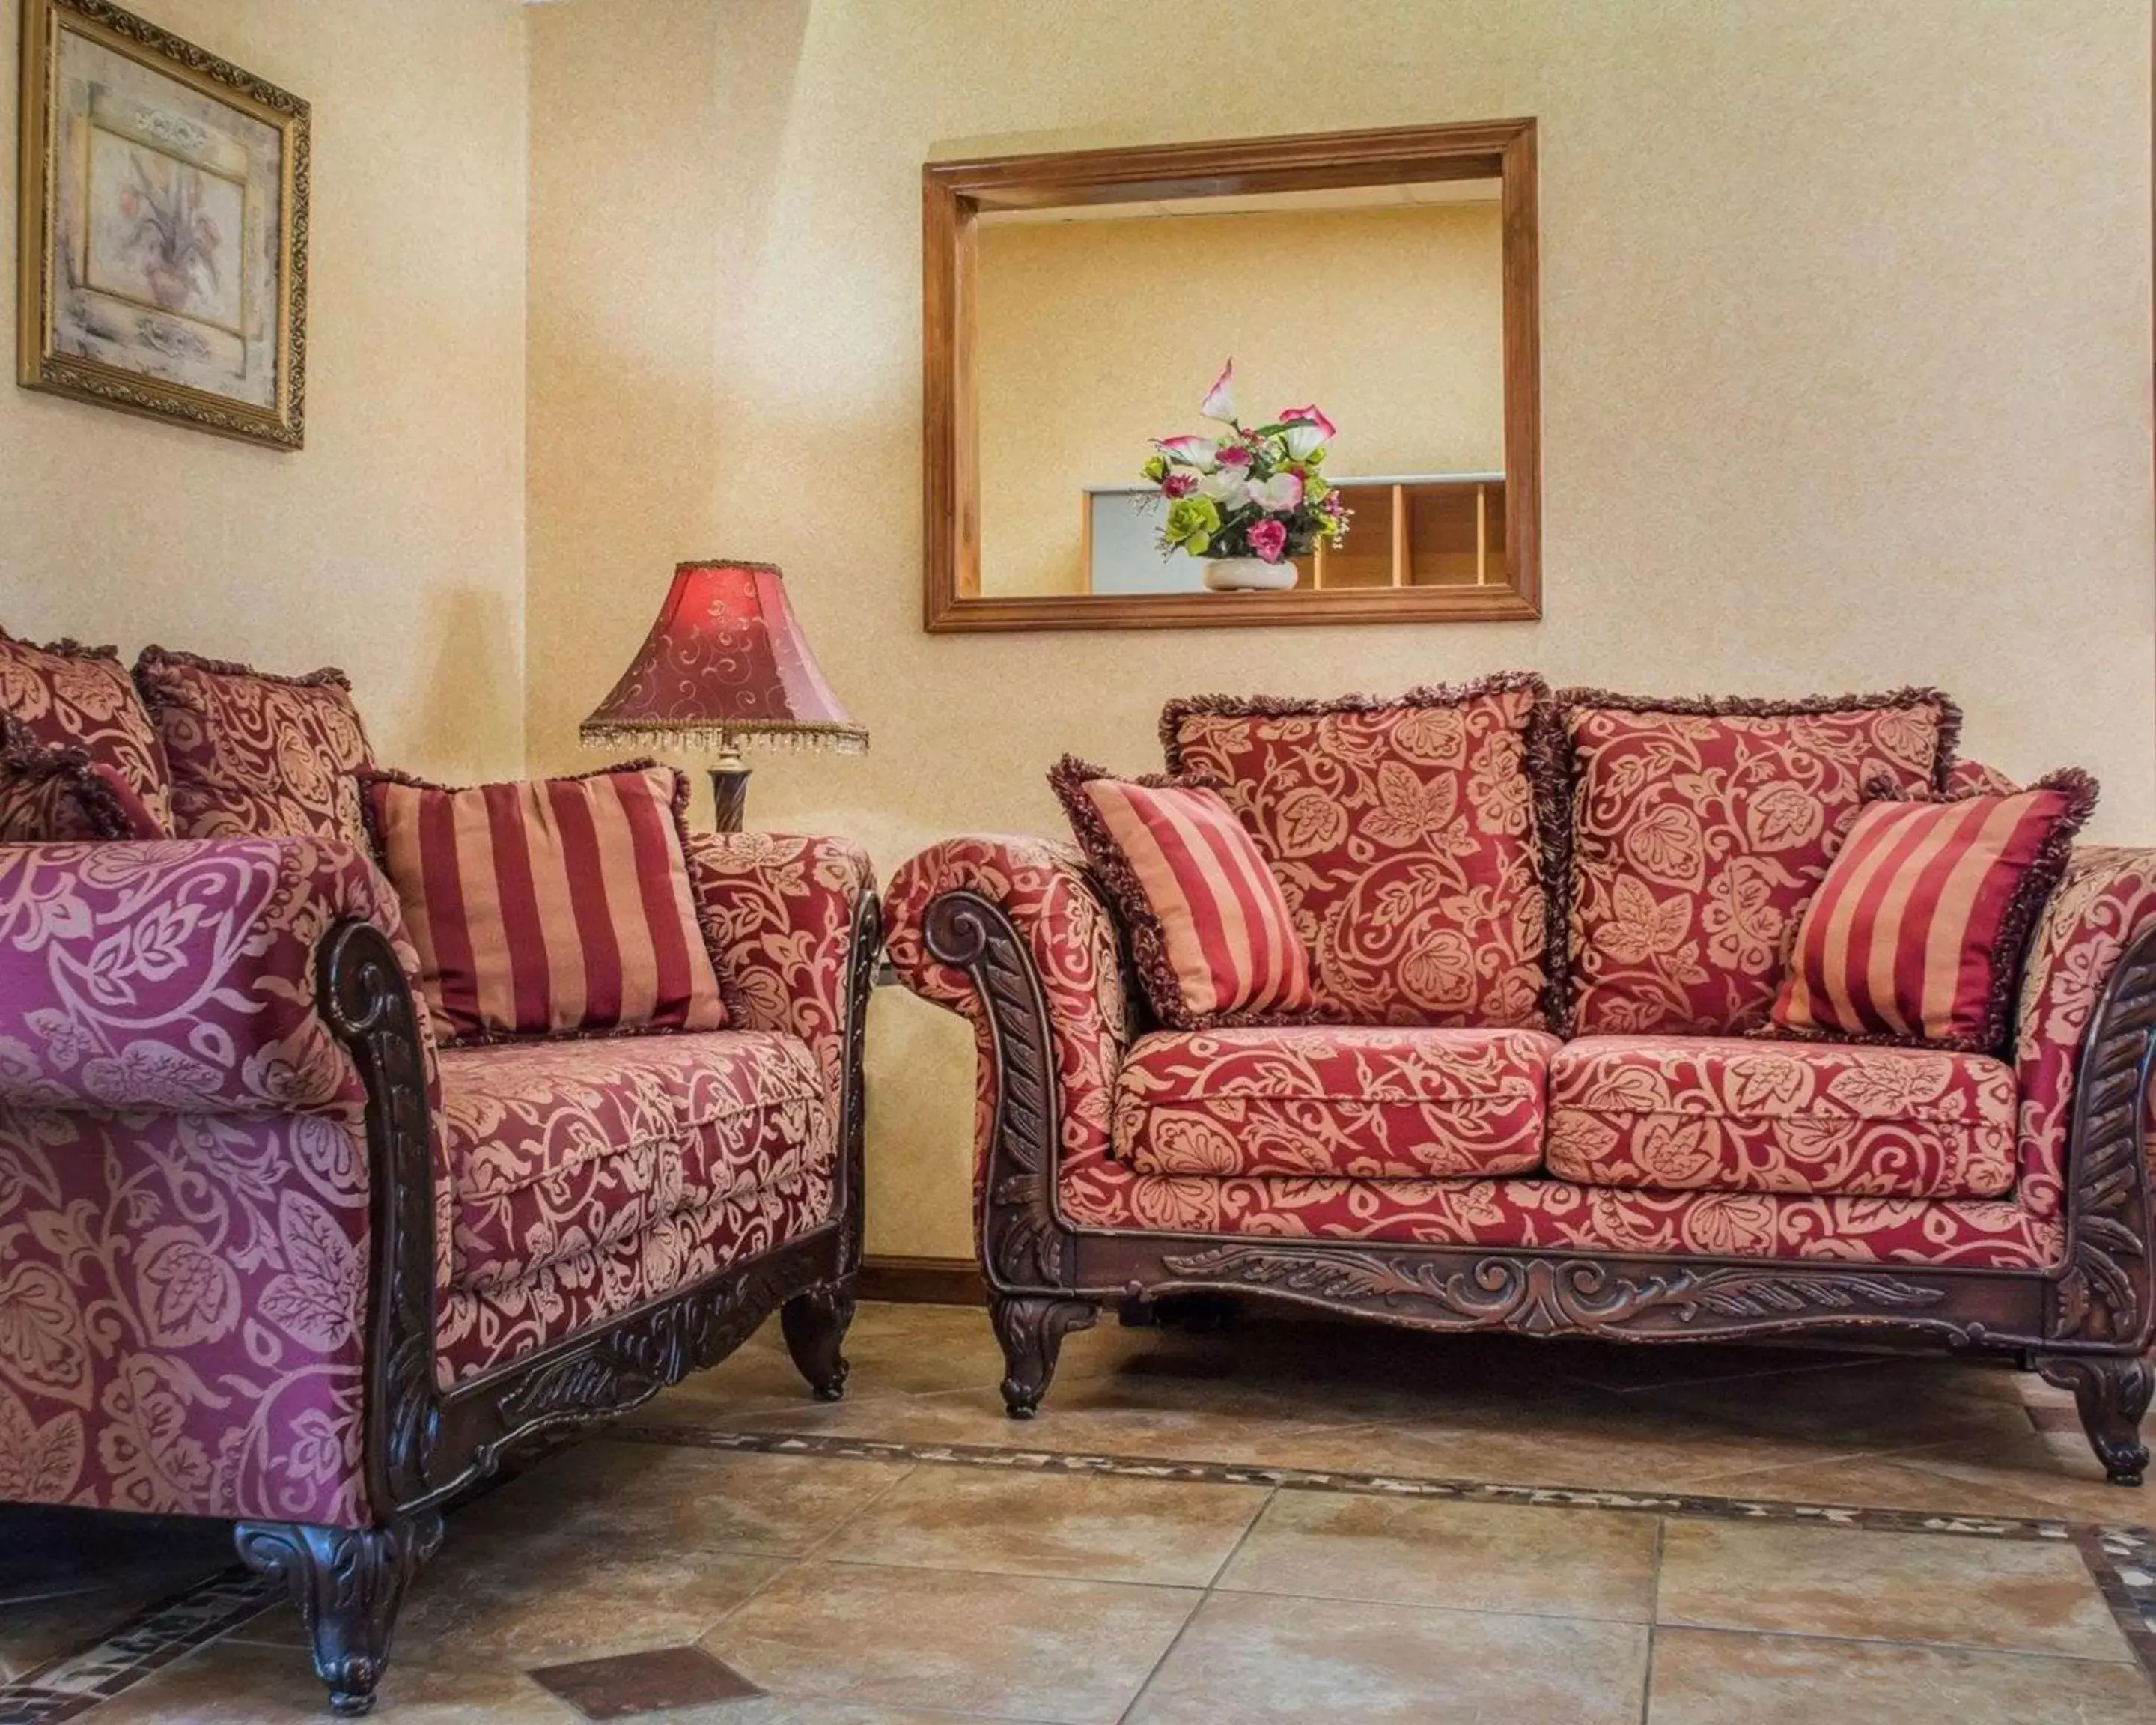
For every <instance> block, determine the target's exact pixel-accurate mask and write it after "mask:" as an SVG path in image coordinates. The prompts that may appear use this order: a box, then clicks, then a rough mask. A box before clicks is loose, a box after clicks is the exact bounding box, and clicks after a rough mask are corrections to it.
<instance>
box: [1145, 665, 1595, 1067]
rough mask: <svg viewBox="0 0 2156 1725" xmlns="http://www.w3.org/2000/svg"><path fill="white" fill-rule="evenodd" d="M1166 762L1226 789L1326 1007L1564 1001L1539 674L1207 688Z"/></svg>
mask: <svg viewBox="0 0 2156 1725" xmlns="http://www.w3.org/2000/svg"><path fill="white" fill-rule="evenodd" d="M1161 740H1162V742H1163V745H1164V746H1165V747H1166V749H1167V752H1168V768H1169V770H1170V771H1171V772H1173V773H1194V774H1197V775H1199V776H1200V777H1202V778H1207V779H1210V780H1212V781H1213V782H1214V783H1217V784H1219V785H1220V786H1221V787H1222V788H1223V789H1222V794H1223V795H1224V796H1225V797H1226V798H1227V799H1228V801H1229V804H1230V805H1231V806H1232V807H1233V808H1234V809H1235V812H1236V814H1238V815H1239V816H1240V817H1241V819H1242V821H1243V824H1244V825H1245V827H1247V828H1248V829H1250V832H1251V833H1253V834H1255V836H1256V838H1257V841H1258V845H1259V846H1260V849H1261V850H1263V851H1264V853H1265V860H1266V861H1267V863H1269V864H1270V865H1271V869H1272V872H1273V875H1274V877H1275V878H1276V880H1278V881H1279V882H1280V885H1281V891H1282V892H1283V893H1284V894H1285V895H1286V899H1287V903H1288V908H1289V911H1290V912H1291V914H1292V916H1293V917H1294V919H1295V924H1296V929H1297V931H1298V932H1300V933H1301V937H1302V941H1303V944H1304V946H1305V947H1306V948H1307V949H1308V951H1309V953H1310V957H1311V962H1312V984H1313V987H1314V989H1315V992H1316V994H1317V1002H1318V1005H1319V1008H1320V1009H1321V1010H1325V1011H1327V1012H1328V1013H1329V1014H1332V1015H1337V1016H1338V1017H1340V1018H1342V1019H1346V1020H1347V1021H1348V1022H1350V1023H1354V1024H1437V1025H1479V1026H1486V1027H1489V1028H1491V1029H1496V1028H1503V1027H1512V1026H1518V1025H1539V1024H1543V1023H1544V1022H1545V1021H1546V1019H1547V1017H1548V1011H1549V1009H1551V1007H1552V1006H1553V1004H1554V1003H1555V1002H1556V1000H1557V999H1558V998H1559V991H1560V988H1561V982H1560V978H1559V977H1558V965H1557V964H1556V963H1553V958H1558V957H1561V948H1560V947H1558V943H1555V942H1552V940H1551V938H1550V924H1549V913H1550V909H1551V903H1552V901H1551V898H1550V896H1549V895H1548V893H1547V892H1546V891H1544V880H1543V846H1544V840H1545V836H1546V833H1553V829H1554V825H1555V823H1556V821H1557V819H1558V816H1559V815H1560V814H1561V811H1562V802H1561V798H1560V796H1559V784H1560V781H1559V780H1558V776H1557V773H1558V765H1557V760H1556V751H1555V733H1554V721H1553V714H1552V711H1551V709H1550V706H1549V704H1548V689H1547V687H1546V686H1545V685H1543V680H1542V679H1541V678H1539V677H1537V676H1535V675H1532V674H1530V673H1525V672H1519V673H1507V674H1504V675H1498V676H1493V677H1488V678H1485V679H1483V680H1481V681H1479V682H1475V683H1470V684H1465V685H1460V686H1457V687H1453V688H1427V689H1416V690H1411V691H1409V692H1408V693H1407V694H1406V695H1404V696H1400V697H1399V699H1397V700H1391V701H1379V700H1374V699H1371V698H1368V697H1365V696H1352V697H1349V698H1348V699H1346V700H1342V701H1312V702H1301V701H1278V700H1270V699H1265V698H1262V697H1260V698H1253V699H1249V700H1235V699H1228V698H1224V697H1205V698H1202V699H1197V700H1187V701H1170V702H1169V703H1168V707H1167V709H1166V711H1164V712H1163V714H1162V715H1161Z"/></svg>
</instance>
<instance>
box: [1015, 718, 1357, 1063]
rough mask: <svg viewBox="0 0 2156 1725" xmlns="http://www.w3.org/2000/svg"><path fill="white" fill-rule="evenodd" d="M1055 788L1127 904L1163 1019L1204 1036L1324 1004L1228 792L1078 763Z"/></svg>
mask: <svg viewBox="0 0 2156 1725" xmlns="http://www.w3.org/2000/svg"><path fill="white" fill-rule="evenodd" d="M1050 783H1052V784H1053V785H1054V786H1055V792H1056V794H1057V795H1058V796H1059V797H1060V798H1062V800H1063V805H1064V808H1065V809H1066V810H1067V811H1068V812H1069V814H1070V824H1071V826H1072V827H1073V829H1075V831H1076V832H1077V834H1078V839H1079V842H1080V843H1081V845H1083V846H1084V847H1085V850H1086V854H1087V855H1088V856H1089V857H1090V858H1091V860H1092V862H1093V865H1094V866H1095V867H1096V868H1097V869H1098V870H1100V871H1101V874H1102V875H1103V876H1104V877H1105V878H1106V880H1107V882H1108V884H1109V886H1110V888H1111V891H1114V893H1115V894H1116V897H1117V899H1118V900H1119V901H1120V904H1119V908H1120V909H1121V910H1122V912H1123V917H1124V921H1125V922H1127V924H1128V925H1129V927H1130V930H1131V937H1132V954H1133V957H1135V958H1136V959H1137V970H1138V977H1139V980H1140V982H1141V983H1142V984H1143V985H1144V987H1145V990H1146V994H1147V999H1149V1000H1150V1001H1151V1002H1152V1009H1153V1012H1154V1014H1155V1015H1156V1016H1157V1017H1158V1018H1159V1019H1161V1021H1162V1022H1163V1023H1164V1024H1170V1025H1173V1026H1174V1027H1175V1028H1176V1029H1203V1028H1205V1027H1206V1026H1208V1025H1214V1024H1224V1023H1229V1022H1250V1021H1253V1020H1255V1019H1264V1018H1268V1017H1277V1016H1280V1015H1283V1014H1296V1013H1306V1012H1308V1011H1309V1010H1310V1009H1312V1007H1314V1006H1315V1005H1316V1004H1317V1000H1316V997H1315V996H1314V995H1313V994H1312V992H1311V985H1310V960H1309V957H1308V955H1307V954H1306V953H1305V952H1304V951H1303V947H1302V942H1301V938H1300V937H1298V936H1297V935H1296V932H1295V921H1294V918H1293V917H1292V916H1290V915H1289V913H1288V908H1287V901H1286V899H1285V898H1284V897H1282V896H1281V890H1280V883H1279V882H1278V881H1276V880H1274V879H1273V875H1272V871H1271V870H1270V869H1269V868H1268V867H1267V866H1266V865H1265V857H1264V855H1263V854H1262V853H1261V852H1260V850H1259V849H1258V847H1257V843H1256V841H1255V839H1252V838H1251V836H1250V834H1249V833H1248V832H1247V831H1246V830H1245V829H1244V827H1243V824H1242V823H1241V822H1240V821H1239V820H1237V819H1235V811H1234V810H1233V809H1229V806H1228V804H1227V803H1226V801H1225V800H1224V798H1222V797H1221V795H1220V793H1219V792H1218V791H1216V790H1214V789H1213V788H1210V787H1209V786H1206V785H1204V784H1200V783H1193V782H1189V781H1185V780H1178V779H1172V778H1141V779H1127V778H1112V777H1111V776H1110V775H1108V774H1106V773H1101V772H1100V771H1099V770H1098V769H1097V768H1091V767H1088V766H1086V763H1085V762H1081V761H1078V760H1075V759H1074V758H1071V757H1065V759H1064V760H1063V761H1062V762H1060V763H1059V764H1058V766H1057V767H1056V768H1055V772H1054V773H1051V774H1050Z"/></svg>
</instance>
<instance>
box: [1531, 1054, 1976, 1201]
mask: <svg viewBox="0 0 2156 1725" xmlns="http://www.w3.org/2000/svg"><path fill="white" fill-rule="evenodd" d="M1548 1164H1549V1171H1550V1173H1553V1174H1556V1175H1558V1176H1560V1177H1562V1178H1565V1179H1568V1180H1578V1181H1580V1182H1582V1183H1585V1184H1588V1185H1594V1186H1633V1187H1642V1188H1647V1189H1654V1190H1658V1191H1686V1190H1691V1189H1699V1190H1704V1191H1712V1192H1813V1193H1842V1194H1848V1195H1851V1196H1866V1197H1892V1198H1996V1197H1999V1195H2001V1194H2004V1193H2005V1192H2007V1191H2009V1190H2010V1189H2011V1188H2012V1187H2013V1184H2014V1165H2015V1093H2014V1070H2013V1068H2011V1067H2010V1066H2009V1065H2006V1063H2005V1061H2003V1060H1994V1059H1993V1058H1992V1057H1990V1056H1989V1055H1976V1054H1951V1053H1945V1052H1942V1051H1940V1050H1932V1049H1904V1048H1877V1047H1850V1046H1842V1045H1834V1044H1825V1043H1816V1042H1768V1041H1765V1040H1749V1039H1745V1038H1741V1037H1740V1038H1723V1037H1713V1036H1586V1037H1582V1038H1580V1039H1579V1040H1578V1041H1575V1042H1570V1043H1567V1044H1566V1045H1565V1046H1564V1049H1563V1051H1562V1052H1561V1053H1560V1054H1558V1056H1557V1058H1556V1060H1553V1062H1552V1063H1551V1065H1550V1135H1549V1158H1548Z"/></svg>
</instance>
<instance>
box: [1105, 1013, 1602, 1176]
mask: <svg viewBox="0 0 2156 1725" xmlns="http://www.w3.org/2000/svg"><path fill="white" fill-rule="evenodd" d="M1558 1046H1559V1045H1558V1040H1557V1039H1556V1038H1555V1037H1553V1036H1551V1035H1549V1034H1547V1033H1545V1032H1543V1031H1541V1030H1529V1029H1512V1030H1446V1029H1405V1028H1402V1029H1356V1028H1345V1027H1341V1026H1335V1025H1325V1026H1310V1027H1302V1028H1291V1029H1234V1030H1211V1031H1207V1030H1200V1031H1194V1032H1173V1031H1163V1032H1160V1033H1158V1034H1154V1035H1151V1036H1146V1037H1142V1038H1141V1039H1140V1040H1138V1041H1137V1043H1136V1044H1135V1045H1133V1046H1132V1049H1131V1051H1130V1054H1129V1055H1128V1057H1127V1059H1126V1060H1124V1062H1123V1067H1122V1072H1121V1074H1120V1075H1119V1076H1118V1077H1117V1079H1116V1101H1115V1150H1116V1158H1117V1159H1118V1160H1119V1161H1122V1162H1126V1163H1129V1164H1130V1165H1131V1166H1132V1167H1133V1168H1137V1170H1138V1171H1139V1172H1141V1173H1158V1174H1210V1175H1250V1174H1291V1175H1298V1174H1299V1175H1311V1174H1331V1175H1335V1176H1347V1177H1348V1178H1357V1179H1386V1178H1393V1179H1417V1178H1430V1177H1432V1176H1442V1175H1457V1174H1517V1173H1530V1172H1532V1170H1533V1169H1534V1168H1536V1167H1537V1164H1538V1163H1540V1161H1541V1159H1542V1140H1543V1111H1544V1110H1543V1097H1544V1092H1545V1086H1546V1080H1547V1077H1548V1070H1549V1063H1550V1058H1551V1056H1552V1055H1553V1054H1555V1053H1556V1052H1557V1050H1558Z"/></svg>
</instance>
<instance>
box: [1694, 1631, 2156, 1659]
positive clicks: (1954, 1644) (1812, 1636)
mask: <svg viewBox="0 0 2156 1725" xmlns="http://www.w3.org/2000/svg"><path fill="white" fill-rule="evenodd" d="M1659 1626H1660V1627H1661V1628H1663V1629H1666V1630H1679V1631H1681V1632H1682V1633H1683V1634H1685V1635H1754V1636H1758V1637H1759V1638H1760V1639H1762V1640H1771V1641H1823V1642H1828V1643H1830V1644H1832V1645H1835V1646H1837V1647H1904V1648H1912V1649H1915V1650H1916V1651H1920V1652H1939V1653H1981V1654H1984V1656H1987V1657H1989V1658H1993V1659H2036V1660H2043V1661H2048V1662H2050V1663H2051V1664H2053V1665H2061V1664H2064V1665H2086V1666H2096V1667H2097V1668H2098V1669H2101V1668H2102V1667H2104V1666H2136V1667H2138V1666H2140V1663H2141V1662H2140V1661H2139V1660H2138V1658H2137V1657H2136V1656H2135V1655H2134V1653H2133V1650H2132V1649H2131V1648H2128V1650H2127V1651H2126V1652H2125V1653H2123V1654H2122V1655H2121V1656H2118V1657H2117V1658H2116V1659H2098V1658H2097V1657H2096V1656H2094V1655H2093V1654H2088V1653H2056V1652H2053V1651H2051V1650H2049V1649H2047V1648H2043V1647H1999V1646H1995V1645H1990V1644H1988V1643H1986V1642H1983V1641H1944V1640H1910V1639H1909V1638H1907V1637H1906V1636H1904V1637H1900V1638H1897V1637H1895V1636H1892V1635H1822V1634H1820V1633H1819V1632H1817V1631H1815V1630H1778V1629H1758V1628H1755V1627H1753V1626H1751V1625H1746V1624H1741V1623H1676V1622H1671V1623H1664V1624H1661V1625H1659Z"/></svg>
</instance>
